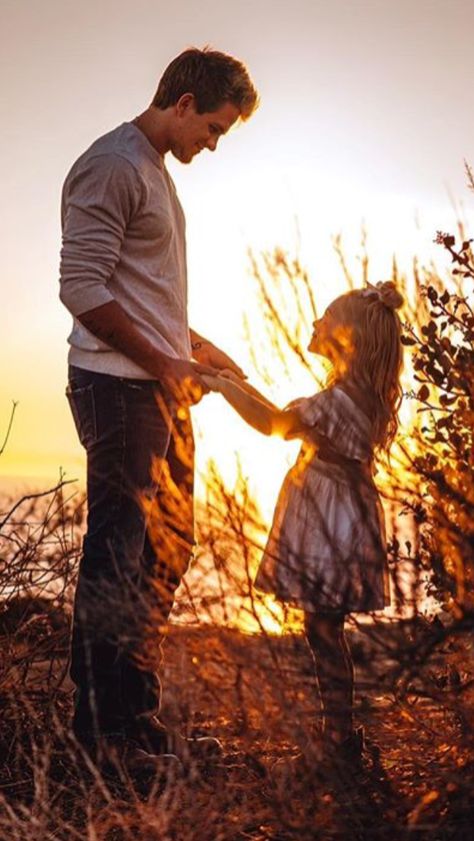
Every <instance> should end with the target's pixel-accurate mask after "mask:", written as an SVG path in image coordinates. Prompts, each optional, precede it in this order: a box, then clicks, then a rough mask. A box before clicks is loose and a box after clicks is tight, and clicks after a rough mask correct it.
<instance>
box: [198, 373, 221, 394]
mask: <svg viewBox="0 0 474 841" xmlns="http://www.w3.org/2000/svg"><path fill="white" fill-rule="evenodd" d="M200 378H201V380H203V382H204V383H205V384H206V385H207V387H208V388H210V390H211V391H221V390H222V378H221V377H220V376H219V377H218V376H211V375H210V374H201V377H200Z"/></svg>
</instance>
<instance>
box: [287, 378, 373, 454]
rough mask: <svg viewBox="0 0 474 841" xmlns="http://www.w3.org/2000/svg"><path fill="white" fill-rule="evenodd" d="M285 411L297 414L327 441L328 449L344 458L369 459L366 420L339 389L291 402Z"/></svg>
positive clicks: (369, 438)
mask: <svg viewBox="0 0 474 841" xmlns="http://www.w3.org/2000/svg"><path fill="white" fill-rule="evenodd" d="M286 410H292V411H296V412H297V413H298V415H299V417H300V419H301V421H302V422H303V423H304V424H305V425H306V426H308V427H309V429H308V436H307V437H308V438H309V439H311V432H312V430H314V433H315V437H317V436H318V434H319V435H320V436H321V435H322V436H324V437H325V438H327V439H328V441H330V443H331V446H332V447H333V448H334V449H335V450H337V451H338V452H340V453H341V455H344V456H346V458H351V459H358V460H360V461H364V460H366V459H367V458H369V457H370V455H371V450H372V445H371V435H370V432H371V429H370V426H371V425H370V421H369V419H368V417H367V416H366V415H365V414H364V412H362V410H361V409H359V408H358V407H357V406H356V405H355V403H354V402H353V400H351V398H350V397H349V396H348V395H347V394H346V393H345V392H344V391H343V390H342V389H340V388H337V387H333V388H327V389H324V391H320V392H319V393H318V394H314V395H312V396H311V397H301V398H299V399H298V400H293V401H292V402H291V403H290V404H289V405H288V406H287V407H286Z"/></svg>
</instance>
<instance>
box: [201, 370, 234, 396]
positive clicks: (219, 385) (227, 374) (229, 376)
mask: <svg viewBox="0 0 474 841" xmlns="http://www.w3.org/2000/svg"><path fill="white" fill-rule="evenodd" d="M202 379H203V380H204V382H205V384H206V385H207V386H208V388H209V389H210V390H211V391H219V392H221V394H222V393H223V392H224V390H225V385H226V384H225V381H226V380H230V381H231V382H234V383H237V385H241V383H242V377H239V376H237V374H235V373H234V371H233V370H230V369H229V368H224V369H223V370H222V371H219V373H218V374H214V375H209V374H204V375H203V376H202Z"/></svg>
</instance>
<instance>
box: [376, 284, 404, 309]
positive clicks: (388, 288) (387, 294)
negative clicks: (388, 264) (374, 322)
mask: <svg viewBox="0 0 474 841" xmlns="http://www.w3.org/2000/svg"><path fill="white" fill-rule="evenodd" d="M376 288H377V290H378V293H379V295H380V300H381V301H382V303H383V304H384V306H386V307H388V309H390V310H398V309H400V307H402V306H403V304H404V300H403V295H401V294H400V292H399V291H398V289H397V287H396V286H395V284H394V282H393V280H381V281H379V283H377V287H376Z"/></svg>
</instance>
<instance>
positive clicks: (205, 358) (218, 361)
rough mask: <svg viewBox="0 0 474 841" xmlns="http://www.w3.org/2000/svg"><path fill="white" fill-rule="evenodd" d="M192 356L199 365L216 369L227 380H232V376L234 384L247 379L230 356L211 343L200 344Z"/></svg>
mask: <svg viewBox="0 0 474 841" xmlns="http://www.w3.org/2000/svg"><path fill="white" fill-rule="evenodd" d="M193 355H194V357H195V359H197V361H198V363H199V364H200V365H208V366H211V367H212V368H217V370H218V371H219V373H222V374H223V375H226V376H228V378H229V379H232V375H234V378H236V379H235V382H238V380H245V379H247V377H246V375H245V374H244V372H243V371H242V368H239V366H238V365H237V364H236V363H235V362H234V360H233V359H231V358H230V356H227V354H226V353H224V351H223V350H220V349H219V348H218V347H216V346H215V345H213V344H212V342H208V341H203V342H202V343H200V347H199V348H198V349H195V350H194V351H193Z"/></svg>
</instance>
